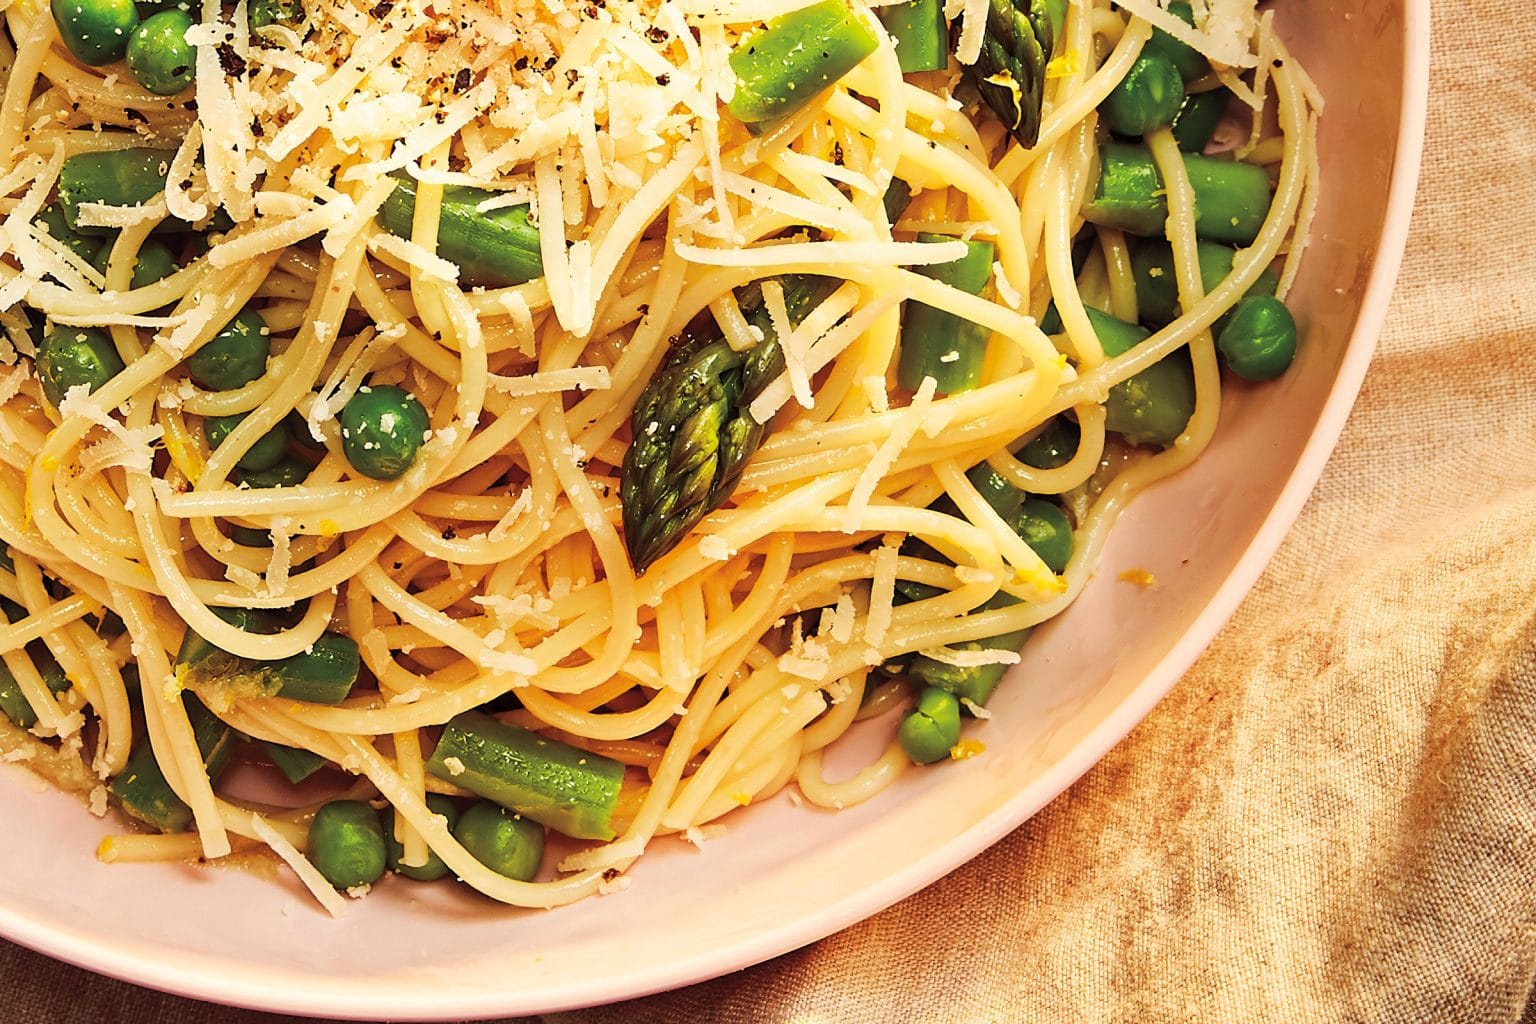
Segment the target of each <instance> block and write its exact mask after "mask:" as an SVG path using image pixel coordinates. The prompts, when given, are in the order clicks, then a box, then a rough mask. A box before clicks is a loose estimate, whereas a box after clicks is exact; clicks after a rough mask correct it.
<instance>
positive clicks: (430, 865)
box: [379, 793, 542, 882]
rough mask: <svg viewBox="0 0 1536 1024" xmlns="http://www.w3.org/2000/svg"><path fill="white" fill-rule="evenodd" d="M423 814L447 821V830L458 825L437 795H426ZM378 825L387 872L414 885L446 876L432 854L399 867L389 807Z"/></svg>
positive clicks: (455, 813) (454, 810) (401, 848)
mask: <svg viewBox="0 0 1536 1024" xmlns="http://www.w3.org/2000/svg"><path fill="white" fill-rule="evenodd" d="M427 810H429V811H431V812H432V813H433V814H441V815H442V816H443V817H445V818H447V819H448V828H449V829H450V830H452V829H453V827H454V826H455V825H457V824H458V822H459V808H458V806H457V805H456V804H454V802H453V801H452V800H450V799H448V798H447V797H446V796H443V795H442V794H441V793H428V794H427ZM379 825H380V826H381V827H382V828H383V829H384V846H385V850H386V853H387V855H388V858H389V870H391V871H393V872H394V873H395V874H397V875H404V876H405V877H406V878H414V879H416V880H417V881H418V882H435V881H437V880H438V879H439V878H442V877H443V876H445V875H447V874H448V865H447V864H444V863H443V858H441V857H439V856H438V855H437V852H436V851H435V850H428V851H427V862H426V863H425V864H423V865H420V866H419V867H411V866H410V865H407V864H401V863H400V858H401V857H403V856H405V845H404V844H403V843H401V842H400V841H399V840H398V839H396V838H395V809H394V808H393V807H386V808H384V809H383V810H382V811H380V812H379ZM541 839H542V834H541Z"/></svg>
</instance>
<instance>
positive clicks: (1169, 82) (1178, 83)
mask: <svg viewBox="0 0 1536 1024" xmlns="http://www.w3.org/2000/svg"><path fill="white" fill-rule="evenodd" d="M1183 105H1184V80H1183V79H1182V78H1180V77H1179V69H1178V68H1176V67H1174V66H1173V61H1171V60H1169V59H1168V58H1167V57H1165V56H1163V55H1162V54H1158V53H1147V52H1146V51H1143V52H1142V53H1141V55H1140V56H1139V57H1137V58H1136V60H1135V62H1134V63H1132V64H1131V70H1129V71H1127V72H1126V74H1125V77H1124V78H1122V79H1121V80H1120V84H1118V85H1116V86H1115V87H1114V89H1112V90H1110V93H1109V95H1108V96H1107V97H1105V99H1104V102H1103V103H1101V104H1100V105H1099V113H1100V114H1102V115H1103V117H1104V123H1105V124H1106V125H1107V126H1108V127H1109V130H1110V131H1112V132H1114V133H1115V134H1117V135H1145V134H1146V133H1147V132H1149V131H1151V130H1152V129H1154V128H1161V127H1163V126H1164V125H1166V124H1169V123H1171V122H1172V121H1173V119H1174V118H1175V117H1176V116H1178V113H1179V108H1180V107H1182V106H1183Z"/></svg>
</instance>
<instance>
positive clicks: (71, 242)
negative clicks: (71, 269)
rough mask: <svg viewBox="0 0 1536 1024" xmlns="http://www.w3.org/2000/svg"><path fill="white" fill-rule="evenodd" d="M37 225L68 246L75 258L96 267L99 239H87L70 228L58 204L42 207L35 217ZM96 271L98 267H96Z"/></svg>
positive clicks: (100, 245)
mask: <svg viewBox="0 0 1536 1024" xmlns="http://www.w3.org/2000/svg"><path fill="white" fill-rule="evenodd" d="M37 224H38V225H39V226H41V227H42V228H44V229H45V230H46V231H47V232H48V234H49V235H51V236H53V238H54V240H55V241H58V242H63V243H64V244H65V245H67V246H69V248H70V249H71V250H72V251H73V252H74V254H75V255H76V256H79V257H80V258H81V259H83V260H85V261H87V262H89V263H90V264H91V265H92V266H97V264H96V259H97V254H98V253H99V251H100V250H101V248H102V243H101V239H99V238H87V237H86V236H85V235H82V234H80V232H78V231H76V230H75V229H74V228H72V227H70V226H69V220H68V218H66V217H65V216H64V208H63V207H62V206H60V205H59V204H58V203H49V204H48V205H47V206H45V207H43V208H42V210H41V211H40V212H39V213H38V215H37ZM97 269H98V270H99V269H100V267H99V266H97Z"/></svg>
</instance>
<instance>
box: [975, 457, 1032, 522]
mask: <svg viewBox="0 0 1536 1024" xmlns="http://www.w3.org/2000/svg"><path fill="white" fill-rule="evenodd" d="M965 478H966V479H967V480H969V481H970V482H971V486H972V487H974V488H976V490H977V492H979V493H980V494H981V496H982V498H983V499H984V500H985V501H986V503H987V504H988V505H991V506H992V509H993V511H995V512H996V513H997V514H998V515H999V516H1001V517H1002V518H1004V519H1007V518H1008V517H1009V516H1012V515H1013V514H1014V513H1016V512H1017V511H1018V510H1019V503H1020V502H1021V501H1023V500H1024V492H1023V491H1021V490H1019V489H1018V488H1017V487H1015V486H1013V481H1011V480H1009V479H1008V478H1007V477H1005V476H1003V474H1001V473H999V472H998V471H997V470H995V469H993V468H992V464H991V463H990V462H986V461H982V462H978V463H976V465H974V466H972V467H971V468H970V469H969V470H967V471H966V474H965Z"/></svg>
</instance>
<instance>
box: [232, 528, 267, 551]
mask: <svg viewBox="0 0 1536 1024" xmlns="http://www.w3.org/2000/svg"><path fill="white" fill-rule="evenodd" d="M229 539H230V540H232V541H234V542H235V543H236V544H242V545H244V546H245V547H248V548H269V547H271V546H272V531H270V530H258V529H256V528H255V527H253V526H231V527H230V528H229Z"/></svg>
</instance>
